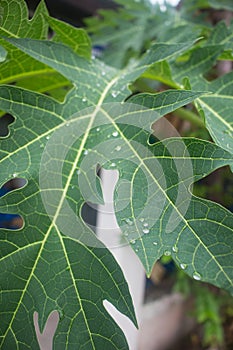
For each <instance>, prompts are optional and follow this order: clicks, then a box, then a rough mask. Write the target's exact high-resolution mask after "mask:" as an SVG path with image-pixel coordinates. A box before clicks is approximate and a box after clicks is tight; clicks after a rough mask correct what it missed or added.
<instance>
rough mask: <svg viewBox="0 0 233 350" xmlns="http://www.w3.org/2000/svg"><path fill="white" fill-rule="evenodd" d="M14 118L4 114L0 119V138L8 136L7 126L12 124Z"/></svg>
mask: <svg viewBox="0 0 233 350" xmlns="http://www.w3.org/2000/svg"><path fill="white" fill-rule="evenodd" d="M14 120H15V118H14V117H13V116H12V115H11V114H8V113H7V114H4V115H3V116H2V117H0V137H6V136H8V135H9V133H10V131H9V125H10V124H12V123H13V122H14Z"/></svg>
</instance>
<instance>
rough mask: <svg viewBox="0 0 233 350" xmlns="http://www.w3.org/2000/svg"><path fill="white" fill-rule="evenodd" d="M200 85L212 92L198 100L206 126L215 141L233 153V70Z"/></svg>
mask: <svg viewBox="0 0 233 350" xmlns="http://www.w3.org/2000/svg"><path fill="white" fill-rule="evenodd" d="M200 87H201V88H205V89H206V91H210V92H211V94H209V95H207V96H202V97H200V99H198V100H197V103H198V104H199V106H200V107H201V110H202V111H203V112H204V115H205V121H206V126H207V128H208V130H209V132H210V134H211V136H212V138H213V139H214V141H215V142H216V143H217V144H218V145H219V146H221V147H222V148H224V149H225V150H227V151H229V152H231V153H232V154H233V118H232V109H233V94H232V92H233V72H231V73H228V74H225V75H224V76H222V77H220V78H218V79H216V80H214V81H213V82H209V83H208V82H205V83H203V84H199V88H200Z"/></svg>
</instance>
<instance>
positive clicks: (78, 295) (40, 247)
mask: <svg viewBox="0 0 233 350" xmlns="http://www.w3.org/2000/svg"><path fill="white" fill-rule="evenodd" d="M13 41H14V44H17V45H18V47H21V48H22V49H23V50H24V51H26V52H27V53H28V54H29V53H30V54H31V55H32V56H35V57H36V58H38V59H39V60H40V61H42V62H43V63H45V64H48V65H51V66H52V67H53V68H56V69H57V70H58V71H59V72H61V73H62V74H64V76H65V77H66V78H69V79H70V80H72V81H73V82H74V88H73V90H72V91H71V92H70V93H69V94H68V95H67V98H66V100H65V101H64V103H58V102H57V101H55V100H54V99H52V98H50V97H48V96H44V95H41V94H38V93H36V92H31V91H28V90H25V89H22V88H19V87H15V86H7V85H5V86H4V85H3V86H1V87H0V96H1V100H0V108H2V109H3V110H4V111H6V112H9V113H11V114H12V115H13V116H15V118H16V121H15V123H14V124H13V125H12V126H10V130H11V131H10V137H9V138H7V139H3V140H1V170H2V171H1V175H0V176H1V183H4V182H6V181H7V180H8V179H11V178H14V177H22V178H25V179H26V180H27V184H26V186H25V187H24V188H22V189H20V190H17V191H13V192H11V193H9V194H7V195H6V196H4V197H2V198H1V206H0V208H1V211H2V212H9V213H18V214H19V215H21V216H22V218H23V220H24V228H23V229H22V230H19V231H17V232H8V231H5V230H3V231H2V232H1V235H2V240H3V241H4V242H5V243H4V249H3V250H2V254H3V256H2V265H1V268H2V270H1V271H2V273H1V282H0V284H1V289H2V300H3V301H4V302H3V304H4V305H5V306H4V307H6V313H5V309H4V310H3V314H4V315H5V318H4V321H3V322H2V328H1V335H2V343H1V347H2V348H7V347H8V348H15V347H16V344H19V343H20V344H26V346H28V347H33V349H37V348H38V345H37V341H36V337H35V331H34V328H33V326H32V317H33V312H34V311H38V313H39V325H40V329H41V330H42V329H43V327H44V325H45V322H46V320H47V318H48V316H49V314H50V313H51V312H52V311H53V310H58V311H59V313H60V315H61V317H60V322H59V326H58V329H57V331H56V334H55V338H54V348H55V349H56V348H58V347H60V346H61V344H64V346H65V343H66V346H67V348H70V349H72V347H73V346H74V343H75V344H76V345H75V346H77V347H81V346H83V344H85V346H86V348H95V349H102V348H108V349H112V348H117V349H121V348H122V349H126V348H127V345H126V340H125V338H124V336H123V334H122V331H121V330H120V329H119V328H118V327H117V326H116V325H115V323H114V322H113V321H112V320H111V318H110V316H109V315H108V314H107V312H106V311H105V309H104V307H103V305H102V302H103V300H104V299H107V300H109V301H110V302H111V303H112V304H114V305H115V306H116V307H117V308H118V310H119V311H121V312H123V313H124V314H125V315H126V316H128V317H129V318H131V320H133V321H134V322H135V316H134V313H133V306H132V302H131V299H130V295H129V292H128V288H127V285H126V283H125V280H124V277H123V275H122V273H121V271H120V269H119V267H118V265H117V264H116V262H115V260H114V259H113V257H112V256H111V254H110V253H109V252H108V251H107V250H106V249H104V248H103V245H102V244H101V243H100V242H99V241H98V240H97V238H96V236H95V235H94V234H93V233H92V231H91V230H90V229H88V227H87V226H86V225H85V223H84V221H83V219H81V217H80V215H81V212H80V211H81V208H82V205H83V203H84V202H85V200H87V198H89V197H88V196H89V194H90V191H89V187H88V186H87V193H85V196H84V197H83V193H82V192H81V187H80V188H79V187H77V183H76V176H77V174H76V171H77V169H79V166H80V164H81V162H82V160H83V157H84V156H85V155H86V153H87V149H86V148H89V147H93V146H94V144H95V142H97V141H98V142H99V141H100V138H101V140H106V141H107V140H109V138H108V135H109V132H111V133H113V135H115V133H114V132H116V130H115V128H114V125H115V123H114V121H113V120H112V121H109V119H108V118H106V117H105V116H104V115H103V114H102V113H98V111H99V109H100V108H101V110H102V106H104V105H103V103H104V102H115V101H117V100H119V101H122V100H124V99H125V98H126V97H127V96H128V95H129V94H130V92H129V90H128V89H127V84H128V83H129V82H130V81H131V80H132V79H135V78H137V76H138V75H140V74H141V72H142V71H143V70H145V69H146V68H147V67H148V66H149V65H150V64H151V62H154V60H155V59H157V60H159V59H160V57H162V59H164V58H166V57H171V56H172V55H176V54H177V52H181V51H182V50H185V49H186V48H187V47H188V45H190V44H186V45H184V44H183V45H180V46H178V47H175V46H174V45H170V46H169V45H167V46H166V45H161V47H159V45H157V46H156V47H155V48H154V50H152V51H150V52H148V53H147V54H146V55H145V56H144V57H143V58H142V60H141V61H140V64H141V65H139V63H138V65H136V66H132V68H131V70H130V69H127V71H126V70H125V71H117V70H116V69H113V68H110V67H107V66H105V65H104V64H103V63H101V62H99V61H98V60H93V61H87V60H86V59H83V58H82V57H80V56H77V55H76V54H75V53H74V51H73V50H71V49H70V48H69V47H67V46H64V45H62V44H58V43H55V42H50V41H49V42H46V41H31V40H28V39H22V40H19V39H18V40H16V39H14V40H11V43H13ZM54 57H56V59H54ZM197 96H200V93H197V94H196V95H193V98H195V97H197ZM190 98H191V97H190ZM186 101H187V96H185V97H184V103H186ZM87 106H93V107H91V108H93V109H94V110H92V115H93V118H91V124H92V121H93V125H91V124H90V118H89V114H88V113H87V116H86V117H85V114H83V109H84V108H85V107H87ZM107 106H108V104H107ZM120 106H121V104H120ZM165 108H167V107H166V106H165ZM171 108H172V106H171ZM117 110H118V108H117ZM77 112H80V113H81V114H80V115H81V118H79V116H77V118H75V121H76V120H77V121H78V123H80V124H78V125H77V126H76V127H74V126H73V124H72V121H73V120H72V119H71V120H69V119H70V117H72V115H73V114H74V113H77ZM106 113H107V111H106ZM123 114H124V113H122V118H123V119H124V115H123ZM106 115H108V114H106ZM118 116H119V113H118V114H117V117H118ZM99 118H100V119H99ZM123 119H122V121H123ZM35 120H36V121H37V122H36V123H34V121H35ZM103 120H105V124H106V125H103V131H102V133H99V135H100V136H99V137H100V138H98V137H96V136H95V135H94V134H93V132H94V131H95V132H97V133H98V131H97V128H98V127H99V126H96V127H95V125H96V124H97V125H98V124H100V123H103ZM106 120H107V121H108V123H106ZM153 120H154V117H153V119H152V118H151V119H150V120H149V124H150V123H151V122H152V121H153ZM69 125H70V126H69ZM63 126H64V127H65V130H67V131H68V139H67V142H66V141H65V143H64V145H63V144H62V143H61V144H60V143H59V144H60V146H61V148H60V146H59V145H57V146H56V147H55V148H54V147H52V148H53V150H55V152H57V151H58V154H60V155H61V154H63V155H64V151H65V153H66V150H67V147H68V150H67V154H65V159H66V160H67V161H65V162H64V172H63V171H62V172H61V175H62V180H61V181H62V183H63V184H64V186H65V188H66V190H65V191H64V190H62V192H60V191H58V192H59V193H63V196H64V197H63V198H64V199H65V198H66V200H68V202H69V206H70V208H71V209H72V212H73V213H75V217H76V219H75V220H74V221H73V223H72V225H71V226H70V229H69V230H68V231H69V232H68V231H64V230H63V224H65V226H66V223H67V221H66V220H64V221H63V212H62V210H61V213H60V214H61V215H60V214H59V210H58V212H57V214H56V215H55V216H57V215H58V216H57V219H58V221H57V219H55V218H52V216H53V214H54V213H51V212H50V209H49V208H48V207H47V205H49V203H50V200H46V197H45V198H44V197H43V195H41V194H42V193H44V194H46V196H47V195H49V194H50V193H51V189H48V190H47V189H45V188H44V190H42V191H41V192H40V189H39V187H40V184H41V186H42V187H43V186H45V185H46V183H47V180H46V179H54V180H55V177H54V176H52V177H51V176H46V171H47V170H46V169H48V170H50V169H51V165H53V162H52V163H51V162H49V164H50V166H49V167H47V166H45V168H44V169H40V164H43V165H46V164H47V162H46V159H45V161H42V160H41V158H42V155H43V156H45V155H46V152H45V150H46V149H48V148H47V147H49V144H50V140H51V141H52V140H53V137H52V135H53V133H55V134H54V135H55V136H56V131H59V130H61V131H62V133H61V135H63V136H64V135H65V133H64V130H63ZM25 130H27V132H25ZM74 130H76V131H77V134H76V132H75V133H73V131H74ZM93 130H94V131H93ZM79 132H81V134H80V135H79V134H78V133H79ZM72 135H74V136H75V140H73V139H72V137H71V136H72ZM113 137H115V136H113ZM71 140H73V141H74V145H73V146H72V147H71V148H69V145H70V141H71ZM73 147H74V148H73ZM74 149H76V150H77V151H78V153H76V151H75V153H73V150H74ZM75 154H76V155H75ZM73 157H75V158H76V161H75V160H74V158H73ZM19 159H20V162H19V161H18V160H19ZM55 159H56V157H55V158H54V160H55ZM70 160H71V162H74V163H73V165H71V163H70ZM96 160H97V161H98V158H96ZM102 160H103V159H99V161H100V163H101V161H102ZM111 164H112V163H111ZM111 164H107V165H106V167H108V166H110V167H111ZM95 165H96V163H95ZM56 166H57V165H56ZM70 166H71V167H70ZM90 170H91V171H93V170H94V168H93V167H91V168H90ZM52 171H54V168H53V170H52ZM39 174H40V178H38V177H39ZM92 174H93V173H92ZM67 175H68V178H67ZM88 175H89V174H88ZM84 180H85V178H84ZM80 181H81V180H80ZM93 181H94V182H93ZM55 183H56V181H54V184H55ZM95 183H96V184H97V189H98V184H99V180H98V177H96V174H95V175H94V180H92V181H91V184H92V185H93V186H94V184H95ZM93 188H95V187H93ZM88 191H89V192H88ZM59 196H60V195H59ZM59 196H58V197H59ZM52 199H55V200H58V201H60V203H62V202H61V198H57V196H56V195H55V196H54V195H52ZM91 199H92V200H93V202H101V192H100V189H99V190H96V191H95V192H94V194H93V191H92V197H91ZM46 203H47V204H46ZM49 206H50V205H49ZM59 207H60V206H59V205H58V207H57V208H59ZM35 208H36V209H35ZM51 208H52V207H51ZM61 208H62V205H61ZM47 210H48V213H47ZM51 218H52V220H51ZM77 218H80V219H78V220H77ZM60 224H61V225H62V226H60ZM73 225H75V227H74V226H73ZM85 240H87V241H88V243H91V244H84V241H85ZM53 252H54V254H53ZM24 257H25V259H26V260H25V261H24ZM21 261H22V268H19V266H20V264H21ZM6 265H7V268H6ZM93 265H95V266H94V267H93V268H92V266H93ZM48 266H49V268H48ZM25 267H26V268H25ZM5 276H8V277H7V278H6V277H5ZM109 279H111V282H109ZM5 282H6V283H5ZM16 286H17V288H16ZM12 290H13V291H12ZM9 291H12V296H11V298H12V299H11V300H13V301H12V303H9V299H8V296H9V295H10V294H9V293H8V292H9ZM14 291H15V292H14ZM110 294H111V296H110ZM34 299H35V301H34V306H33V307H32V306H31V302H32V300H34ZM8 306H9V309H7V307H8ZM24 329H27V332H24V331H23V330H24ZM113 329H114V330H113ZM68 334H69V336H68ZM67 337H68V338H67ZM67 344H68V345H67ZM62 346H63V345H62Z"/></svg>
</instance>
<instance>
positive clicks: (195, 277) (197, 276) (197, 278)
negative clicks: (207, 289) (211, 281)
mask: <svg viewBox="0 0 233 350" xmlns="http://www.w3.org/2000/svg"><path fill="white" fill-rule="evenodd" d="M193 278H194V279H195V280H196V281H200V280H201V275H200V274H199V273H198V272H194V273H193Z"/></svg>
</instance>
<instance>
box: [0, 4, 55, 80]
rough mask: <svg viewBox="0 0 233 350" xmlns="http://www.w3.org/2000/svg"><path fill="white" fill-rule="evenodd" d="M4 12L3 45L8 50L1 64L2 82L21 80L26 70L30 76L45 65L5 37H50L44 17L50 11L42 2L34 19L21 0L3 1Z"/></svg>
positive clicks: (0, 32) (0, 41)
mask: <svg viewBox="0 0 233 350" xmlns="http://www.w3.org/2000/svg"><path fill="white" fill-rule="evenodd" d="M0 11H1V23H0V36H1V37H0V44H1V45H2V46H3V47H4V48H5V50H6V51H8V56H7V60H6V61H5V62H4V63H2V64H1V65H0V81H1V83H10V82H17V81H18V80H20V79H21V78H22V76H24V75H26V72H27V75H29V74H30V73H31V74H32V75H33V76H35V75H36V73H37V71H40V70H41V69H43V68H44V65H43V64H41V63H40V62H38V61H36V60H34V59H32V58H31V57H29V56H28V55H26V54H25V53H23V52H22V51H20V50H18V49H17V48H15V47H14V48H13V47H12V45H11V44H9V43H8V42H6V41H5V40H4V39H3V37H8V38H11V37H15V38H16V37H18V38H19V37H23V38H24V37H25V38H34V39H45V38H47V35H48V24H47V23H46V20H45V18H44V16H45V15H46V14H47V10H46V7H45V4H44V2H43V1H42V2H41V3H40V4H39V6H38V7H37V10H36V12H35V14H34V17H33V19H31V20H30V21H29V19H28V16H29V14H28V9H27V6H26V3H25V2H23V1H21V0H13V1H10V2H9V1H7V0H2V1H1V3H0ZM47 73H48V72H47Z"/></svg>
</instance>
